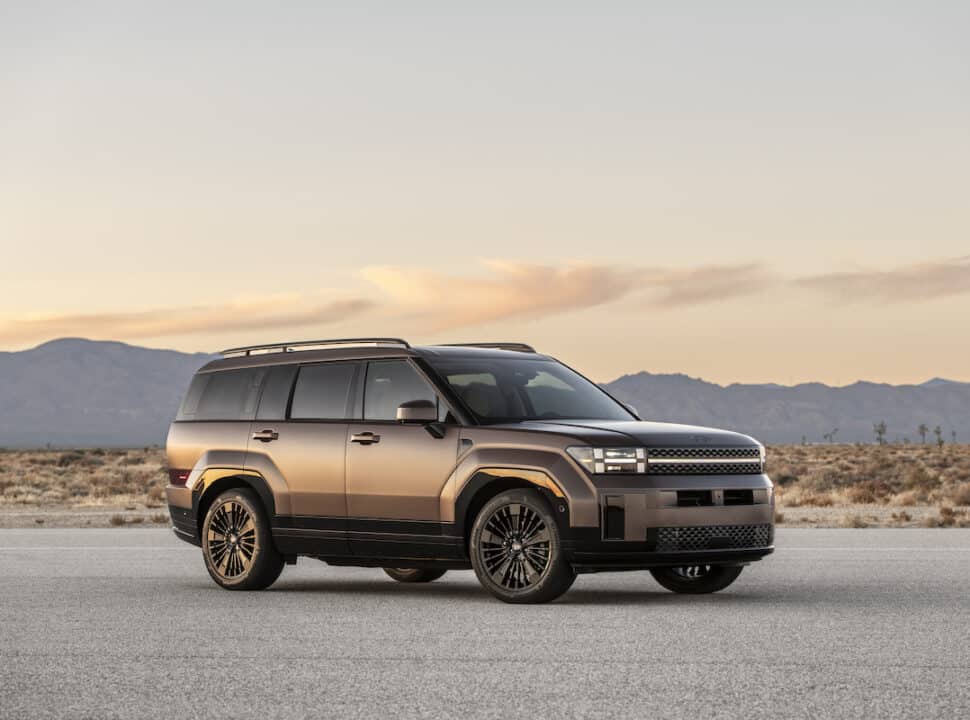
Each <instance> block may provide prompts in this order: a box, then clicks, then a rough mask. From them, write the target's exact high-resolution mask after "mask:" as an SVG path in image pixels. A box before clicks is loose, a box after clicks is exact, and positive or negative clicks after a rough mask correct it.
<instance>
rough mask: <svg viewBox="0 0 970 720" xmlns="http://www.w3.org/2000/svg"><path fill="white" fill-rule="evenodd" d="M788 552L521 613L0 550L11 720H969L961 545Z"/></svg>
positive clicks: (373, 583)
mask: <svg viewBox="0 0 970 720" xmlns="http://www.w3.org/2000/svg"><path fill="white" fill-rule="evenodd" d="M777 546H778V549H777V552H776V554H775V555H774V556H771V557H769V558H767V559H766V560H765V561H763V562H762V563H759V564H756V565H753V566H751V567H750V568H748V569H746V570H745V572H744V573H743V574H742V575H741V578H740V579H739V580H738V582H737V583H736V584H735V585H733V586H732V587H731V588H729V589H728V590H727V591H725V592H723V593H721V594H719V595H715V596H706V597H686V596H676V595H673V594H670V593H667V592H665V591H663V590H662V589H661V588H660V587H659V586H658V585H656V583H654V582H653V581H652V580H651V579H650V577H649V575H647V574H646V573H625V574H623V573H620V574H603V575H588V576H583V577H581V578H579V580H578V581H577V583H576V585H575V586H574V588H573V589H572V590H571V591H570V592H569V593H568V594H566V595H565V596H564V597H563V598H561V600H560V601H558V602H556V603H553V604H550V605H545V606H538V607H529V606H525V607H523V606H509V605H504V604H502V603H500V602H498V601H496V600H493V599H492V598H490V597H489V596H488V595H486V594H485V593H484V591H483V590H481V589H480V588H479V586H478V585H477V583H476V581H475V578H474V575H473V574H471V573H470V572H452V573H449V574H448V575H446V576H445V577H444V578H442V580H440V581H438V582H436V583H433V584H431V585H426V586H408V585H399V584H396V583H394V582H392V581H390V580H389V579H387V578H385V577H384V576H383V574H382V573H381V572H380V571H379V570H370V569H354V568H331V567H328V566H326V565H323V564H321V563H319V562H316V561H310V560H305V559H301V560H300V564H299V565H298V566H296V567H291V568H287V569H286V570H285V571H284V574H283V576H282V578H281V579H280V581H279V582H278V583H277V584H276V585H275V586H274V587H273V588H272V589H271V590H269V591H267V592H263V593H231V592H226V591H223V590H220V589H218V588H216V587H215V586H214V585H213V584H212V583H211V581H210V580H209V578H208V576H207V575H206V574H205V571H204V569H203V567H202V562H201V558H200V555H199V551H198V549H196V548H193V547H191V546H189V545H186V544H184V543H180V542H179V541H177V540H176V539H175V538H173V537H172V535H171V533H170V532H168V531H165V530H158V529H139V530H135V529H129V530H3V531H0V578H2V582H0V716H2V717H3V718H21V717H31V718H44V717H72V718H77V717H98V718H113V717H117V718H131V717H158V718H173V717H192V718H196V717H227V718H229V717H231V718H242V717H272V718H274V720H275V719H277V718H291V717H293V718H296V717H316V718H321V717H325V718H328V717H334V718H338V717H339V718H345V717H363V718H382V719H386V718H389V717H395V718H396V717H455V716H461V717H463V718H478V717H577V718H578V717H583V718H586V717H594V718H596V717H602V718H611V719H612V718H626V717H631V718H633V717H637V718H642V717H651V716H660V717H674V718H677V717H684V718H696V717H708V718H709V717H723V718H729V717H731V718H733V717H738V718H742V717H743V718H753V717H765V718H767V717H804V718H819V717H886V718H888V717H914V718H915V717H923V718H925V717H967V716H970V685H968V684H967V682H966V678H967V676H968V674H970V634H968V630H967V621H968V619H970V596H968V592H967V590H968V587H970V530H916V529H914V530H821V529H818V530H794V529H784V528H783V529H781V530H780V531H779V533H778V539H777Z"/></svg>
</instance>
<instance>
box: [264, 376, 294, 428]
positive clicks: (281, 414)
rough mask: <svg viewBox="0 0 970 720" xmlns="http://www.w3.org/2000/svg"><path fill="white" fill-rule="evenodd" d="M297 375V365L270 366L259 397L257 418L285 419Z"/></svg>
mask: <svg viewBox="0 0 970 720" xmlns="http://www.w3.org/2000/svg"><path fill="white" fill-rule="evenodd" d="M295 376H296V365H283V366H281V367H275V368H270V370H269V372H268V373H267V374H266V379H265V380H264V381H263V392H262V394H261V395H260V398H259V410H257V411H256V419H257V420H284V419H285V418H286V404H287V403H288V402H289V401H290V390H291V389H292V388H293V378H294V377H295Z"/></svg>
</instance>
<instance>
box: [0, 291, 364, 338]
mask: <svg viewBox="0 0 970 720" xmlns="http://www.w3.org/2000/svg"><path fill="white" fill-rule="evenodd" d="M372 306H373V302H372V301H370V300H366V299H360V298H352V299H346V300H334V301H330V302H323V303H321V302H319V301H316V302H313V301H308V300H307V299H305V298H300V297H289V296H288V297H270V298H248V299H246V300H244V301H239V302H232V303H226V304H223V305H211V306H195V307H174V308H164V309H161V308H159V309H154V310H140V311H134V312H117V313H85V314H69V315H67V314H66V315H48V316H40V317H31V318H25V319H22V320H11V321H8V322H6V323H2V324H0V342H3V343H9V344H20V343H25V342H35V341H41V340H48V339H50V338H56V337H64V336H72V337H74V336H82V337H91V338H105V339H111V340H127V339H133V338H144V337H165V336H172V335H193V334H201V333H217V332H224V331H227V330H253V329H273V330H276V329H280V328H293V327H303V326H307V325H315V324H321V323H334V322H338V321H341V320H345V319H347V317H348V316H353V315H357V314H360V313H362V312H364V311H365V310H368V309H370V308H371V307H372Z"/></svg>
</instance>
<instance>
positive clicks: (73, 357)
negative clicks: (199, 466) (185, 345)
mask: <svg viewBox="0 0 970 720" xmlns="http://www.w3.org/2000/svg"><path fill="white" fill-rule="evenodd" d="M210 358H211V356H209V355H205V354H201V353H200V354H193V355H190V354H186V353H180V352H175V351H172V350H151V349H148V348H142V347H134V346H132V345H125V344H124V343H119V342H94V341H91V340H81V339H76V338H67V339H63V340H54V341H52V342H49V343H45V344H43V345H40V346H39V347H36V348H33V349H32V350H25V351H23V352H13V353H10V352H5V353H0V447H43V446H45V445H46V444H47V443H50V444H51V445H53V446H56V447H93V446H108V447H128V446H139V445H153V444H162V443H164V442H165V435H166V433H167V432H168V425H169V423H170V422H171V420H172V418H173V417H174V416H175V412H176V411H177V409H178V405H179V402H180V401H181V399H182V393H184V392H185V390H186V388H187V387H188V383H189V380H190V379H191V377H192V375H193V373H195V371H196V370H197V369H198V368H199V367H201V366H202V365H204V364H205V363H206V362H208V361H209V359H210Z"/></svg>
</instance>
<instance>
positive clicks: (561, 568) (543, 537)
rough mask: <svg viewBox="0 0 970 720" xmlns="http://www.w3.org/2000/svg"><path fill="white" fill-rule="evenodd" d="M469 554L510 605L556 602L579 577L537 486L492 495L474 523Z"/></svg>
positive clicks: (483, 578) (496, 593)
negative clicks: (567, 560) (537, 490)
mask: <svg viewBox="0 0 970 720" xmlns="http://www.w3.org/2000/svg"><path fill="white" fill-rule="evenodd" d="M469 554H470V555H471V560H472V567H474V568H475V574H476V575H477V576H478V580H479V582H481V584H482V585H483V586H484V587H485V589H486V590H488V591H489V592H490V593H492V595H494V596H495V597H497V598H498V599H499V600H503V601H505V602H508V603H543V602H548V601H550V600H555V599H556V598H557V597H559V596H560V595H562V594H563V593H564V592H566V591H567V590H568V589H569V588H570V586H571V585H572V584H573V581H574V580H575V579H576V573H575V572H574V571H573V569H572V567H570V565H569V563H567V562H566V559H565V557H564V556H563V552H562V544H561V543H560V540H559V529H558V528H557V526H556V520H555V518H554V517H553V514H552V512H551V511H550V510H549V507H548V505H547V504H546V502H545V500H543V499H542V496H541V495H539V493H537V492H536V491H534V490H511V491H509V492H505V493H502V494H501V495H498V496H496V497H494V498H492V500H490V501H489V502H488V503H487V504H486V505H485V507H483V508H482V510H481V512H479V513H478V517H477V518H476V519H475V524H474V525H473V526H472V532H471V543H470V547H469Z"/></svg>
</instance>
